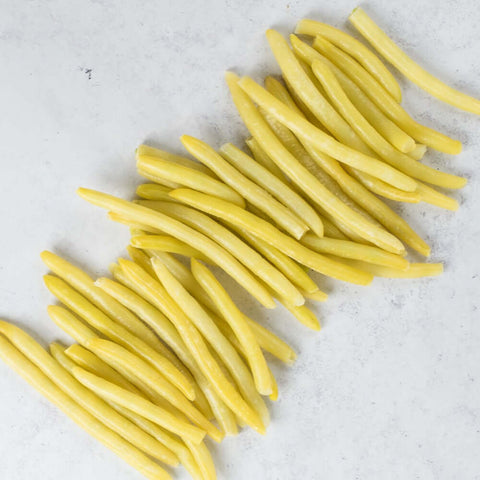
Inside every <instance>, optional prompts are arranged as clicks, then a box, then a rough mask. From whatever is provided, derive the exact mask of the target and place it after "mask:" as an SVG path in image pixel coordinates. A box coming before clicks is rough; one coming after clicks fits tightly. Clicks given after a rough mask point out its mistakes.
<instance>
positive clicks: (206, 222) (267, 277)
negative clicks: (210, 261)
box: [156, 203, 305, 305]
mask: <svg viewBox="0 0 480 480" xmlns="http://www.w3.org/2000/svg"><path fill="white" fill-rule="evenodd" d="M156 205H157V206H158V207H159V209H160V211H162V212H163V213H165V214H167V215H170V216H172V217H173V218H176V219H177V220H179V221H181V222H183V223H185V224H186V225H188V226H190V227H192V228H195V229H196V230H198V231H200V232H201V233H203V234H205V235H208V236H209V237H210V238H212V240H215V241H216V242H217V243H218V244H219V245H221V246H222V247H224V248H225V249H226V250H227V251H229V252H230V253H231V254H232V255H233V256H234V257H235V258H237V259H238V260H239V261H240V262H242V263H243V264H244V265H245V266H246V267H248V268H249V269H250V270H251V271H252V273H254V274H255V275H256V276H258V277H259V278H261V279H262V280H264V281H267V282H268V283H269V285H270V286H271V287H272V289H273V290H274V291H277V292H278V293H279V294H280V295H283V296H284V297H285V298H288V299H289V300H290V301H291V302H292V303H293V304H295V305H302V304H303V303H304V301H305V300H304V298H303V296H302V295H301V293H300V292H299V291H298V289H297V288H296V287H295V286H294V284H293V283H291V282H290V280H289V279H288V278H287V277H286V276H285V275H284V274H283V273H282V272H281V271H279V270H277V268H275V267H274V266H273V265H272V264H270V263H269V262H268V261H267V260H265V259H264V258H263V257H262V256H261V255H260V254H259V253H257V251H256V250H254V249H253V248H250V247H249V246H248V245H247V244H246V243H244V242H243V241H242V240H240V239H239V238H238V237H237V236H236V235H235V234H233V233H232V232H230V231H229V230H228V229H227V228H225V227H224V226H222V225H220V224H219V223H218V222H216V221H215V220H213V219H211V218H210V217H208V216H207V215H205V214H203V213H201V212H199V211H197V210H194V209H192V208H189V207H186V206H185V205H179V204H178V205H177V204H173V203H163V204H161V203H157V204H156ZM191 256H192V257H195V255H191ZM196 258H199V257H196ZM199 259H201V258H199Z"/></svg>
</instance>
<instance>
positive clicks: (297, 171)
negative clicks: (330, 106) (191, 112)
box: [228, 75, 403, 253]
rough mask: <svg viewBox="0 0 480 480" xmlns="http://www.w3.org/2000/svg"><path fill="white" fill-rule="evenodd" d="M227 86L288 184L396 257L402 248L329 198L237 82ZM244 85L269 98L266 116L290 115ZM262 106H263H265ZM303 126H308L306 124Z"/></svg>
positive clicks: (328, 193)
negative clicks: (296, 187) (301, 190)
mask: <svg viewBox="0 0 480 480" xmlns="http://www.w3.org/2000/svg"><path fill="white" fill-rule="evenodd" d="M244 80H245V79H244ZM228 82H229V86H230V90H231V91H232V90H233V93H234V99H235V103H236V105H237V108H238V109H239V112H240V115H241V116H242V118H243V120H244V121H245V122H246V124H247V126H248V128H251V129H254V128H255V136H256V137H257V140H258V141H259V142H264V148H265V149H267V150H269V151H270V152H272V153H271V155H272V158H273V157H275V161H277V162H279V163H280V162H281V165H282V168H283V169H284V170H285V171H286V172H287V173H288V175H289V176H290V178H292V180H293V181H295V183H297V184H298V185H299V186H300V187H301V188H302V189H303V190H304V191H305V193H306V194H307V195H308V196H309V197H310V198H311V199H312V200H314V201H315V202H316V203H318V204H319V205H320V206H322V207H323V208H325V209H326V210H328V211H329V212H331V213H332V215H334V216H335V217H338V218H340V219H341V220H342V221H343V222H344V223H345V224H348V225H349V226H350V227H351V228H352V229H353V230H355V231H356V232H357V233H358V234H359V235H361V236H362V237H363V238H365V239H366V240H369V241H371V242H372V243H374V244H376V245H378V246H380V247H381V248H384V249H385V250H388V251H392V252H393V253H400V252H402V251H403V246H402V245H401V243H400V242H399V241H398V240H397V239H396V238H394V237H393V236H392V235H391V234H389V233H388V232H385V231H383V230H382V229H378V228H377V227H376V226H375V225H372V223H371V222H367V221H366V220H365V219H364V218H363V217H362V216H361V215H359V214H357V213H356V212H354V211H352V210H351V209H350V208H348V207H347V206H345V205H344V204H343V203H342V202H340V201H338V199H337V198H336V197H335V196H334V195H332V194H331V192H329V191H328V190H327V189H326V188H325V187H324V186H323V185H322V184H321V182H319V181H318V180H317V179H316V178H315V177H313V175H311V174H310V172H308V170H306V169H305V168H303V167H302V165H301V164H299V162H298V160H297V159H296V158H295V157H294V156H293V155H291V154H290V152H288V150H286V149H285V147H284V146H283V145H282V144H281V142H280V141H279V140H278V139H277V138H276V136H275V135H274V134H273V132H272V131H271V130H270V128H269V127H268V125H267V124H266V123H265V121H264V120H263V119H262V117H261V115H260V114H259V113H258V112H257V110H256V109H255V107H254V105H253V103H252V102H251V100H250V99H249V98H248V96H247V95H245V94H244V92H242V90H241V89H240V88H239V87H238V85H237V78H236V77H232V76H231V75H230V76H229V78H228ZM247 83H248V84H249V85H251V84H253V85H254V88H255V89H257V88H256V87H258V89H260V94H264V95H268V96H269V97H267V98H268V100H269V102H274V103H273V104H271V107H272V108H273V110H272V109H270V110H271V111H270V112H269V113H271V114H273V112H274V111H275V112H278V111H279V109H282V107H284V108H286V109H287V111H286V112H284V113H286V115H287V117H288V116H289V114H290V113H294V112H293V111H292V110H290V109H289V108H288V107H286V106H285V105H284V104H283V103H282V102H280V101H279V100H277V99H276V98H275V97H274V96H272V95H270V94H269V93H268V92H267V91H265V90H263V89H261V87H260V86H259V85H256V84H255V82H253V81H251V82H247ZM244 86H245V85H244ZM248 89H249V91H250V90H251V89H250V87H249V88H248ZM264 95H262V96H264ZM263 106H265V104H264V105H263ZM297 116H298V118H299V119H300V120H305V119H304V118H302V117H301V116H299V115H297ZM259 117H260V118H259ZM262 120H263V122H264V123H263V124H262V123H261V121H262ZM305 121H306V120H305ZM307 124H308V125H310V124H309V123H308V122H307ZM287 126H288V125H287Z"/></svg>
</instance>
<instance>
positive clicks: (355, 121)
mask: <svg viewBox="0 0 480 480" xmlns="http://www.w3.org/2000/svg"><path fill="white" fill-rule="evenodd" d="M312 70H313V73H314V74H315V76H316V77H317V78H318V79H319V80H320V82H321V83H322V86H323V88H324V89H325V91H326V92H327V95H328V97H329V98H330V100H331V101H332V103H333V104H334V105H335V107H336V108H337V110H338V111H339V112H340V113H341V114H342V116H343V117H344V118H345V120H346V121H347V122H348V123H350V125H351V126H352V128H353V129H354V130H355V131H356V132H357V134H358V135H359V136H360V137H361V138H362V139H363V141H364V142H365V143H366V144H367V145H368V146H369V147H370V148H371V149H372V150H374V151H375V152H376V153H377V154H378V155H379V156H380V157H381V158H382V159H383V160H385V162H387V163H389V164H390V165H392V166H393V167H395V168H397V169H398V170H400V171H402V172H404V173H405V174H407V175H410V176H412V177H414V178H416V179H418V180H423V181H425V182H428V183H432V184H434V185H438V186H441V187H444V188H461V187H463V186H464V185H465V183H466V180H465V179H464V178H461V177H457V176H456V175H451V174H448V173H444V172H441V171H438V170H435V169H434V168H431V167H428V166H427V165H424V164H423V163H420V162H417V161H415V160H414V159H413V158H411V157H409V156H408V155H406V154H405V153H402V152H399V151H398V150H396V149H395V148H394V147H393V146H392V145H390V143H388V142H387V141H386V140H385V139H384V138H383V137H382V136H381V135H380V134H379V133H378V132H377V131H376V130H375V129H374V128H373V127H372V125H370V124H369V123H368V121H367V120H366V119H365V118H364V117H363V116H362V114H361V113H360V112H359V111H358V110H357V109H356V108H355V106H354V105H353V104H352V102H351V101H350V100H349V99H348V97H347V95H346V94H345V92H344V91H343V90H342V87H341V86H340V84H339V82H338V80H337V79H336V77H335V75H334V73H333V72H332V70H331V69H330V68H329V67H328V65H326V64H325V63H323V62H321V61H319V60H315V61H314V62H313V64H312Z"/></svg>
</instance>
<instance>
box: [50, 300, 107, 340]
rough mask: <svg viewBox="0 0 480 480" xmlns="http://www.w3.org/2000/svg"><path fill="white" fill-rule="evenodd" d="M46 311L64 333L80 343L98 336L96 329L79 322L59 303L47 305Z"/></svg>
mask: <svg viewBox="0 0 480 480" xmlns="http://www.w3.org/2000/svg"><path fill="white" fill-rule="evenodd" d="M47 312H48V315H49V316H50V318H51V319H52V320H53V321H54V322H55V324H56V325H58V326H59V327H60V328H61V329H62V330H63V331H64V332H65V333H66V334H68V335H70V336H71V337H72V338H73V339H74V340H75V341H77V342H78V343H80V345H83V346H85V345H86V344H87V342H88V341H89V340H90V339H92V338H96V337H98V336H99V335H100V334H97V332H96V331H93V330H92V329H90V328H88V327H87V326H86V325H85V324H84V323H83V322H81V321H80V320H79V319H78V318H77V317H76V316H75V315H73V313H72V312H70V310H67V309H66V308H63V307H60V306H59V305H49V306H48V307H47Z"/></svg>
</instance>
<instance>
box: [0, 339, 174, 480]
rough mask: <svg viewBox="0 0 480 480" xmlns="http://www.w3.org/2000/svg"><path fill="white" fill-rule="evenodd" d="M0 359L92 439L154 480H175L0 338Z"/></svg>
mask: <svg viewBox="0 0 480 480" xmlns="http://www.w3.org/2000/svg"><path fill="white" fill-rule="evenodd" d="M0 357H1V358H2V360H3V361H4V362H5V363H6V364H7V365H8V366H10V367H11V368H12V369H13V370H14V371H15V372H17V373H18V374H19V375H20V376H21V377H22V378H23V379H24V380H25V381H26V382H28V383H29V384H30V385H31V386H32V387H34V388H35V389H36V390H37V391H38V392H40V393H41V394H42V395H43V396H44V397H45V398H47V399H48V400H49V401H50V402H52V403H53V404H54V405H55V406H56V407H58V408H59V409H60V410H61V411H62V412H63V413H65V415H67V416H68V417H69V418H70V419H71V420H73V421H74V422H75V423H76V424H77V425H78V426H79V427H81V428H83V429H84V430H85V431H86V432H88V433H89V434H90V435H92V437H94V438H96V439H97V440H98V441H99V442H101V443H102V444H103V445H105V446H106V447H107V448H109V449H110V450H112V451H113V452H114V453H115V454H117V455H118V456H119V457H120V458H122V459H123V460H124V461H125V462H127V463H128V464H129V465H131V466H132V467H133V468H135V469H136V470H138V471H139V472H140V473H141V474H142V475H144V476H145V477H146V478H148V479H150V480H172V477H171V476H170V475H169V474H168V473H167V472H166V471H165V470H163V468H161V467H160V466H158V465H157V464H156V463H155V462H154V461H152V460H150V459H149V458H148V457H147V456H146V455H145V454H143V453H142V452H141V450H139V449H137V448H136V447H134V446H133V445H132V444H131V443H129V442H127V441H126V440H124V439H123V438H122V437H121V436H120V435H118V434H116V433H115V432H114V431H112V430H111V429H110V428H108V427H106V426H105V425H104V424H103V423H102V422H101V421H99V420H97V419H96V418H95V417H94V416H93V415H91V414H90V413H88V412H87V410H85V409H84V408H82V407H81V406H80V405H79V404H78V403H77V402H75V401H74V400H73V399H72V398H71V397H70V396H68V395H67V394H66V393H64V392H63V391H62V390H61V389H60V388H58V387H57V386H56V385H55V384H54V383H53V382H52V381H51V380H50V379H49V378H48V377H47V376H46V375H45V374H44V373H43V372H42V371H41V370H40V369H39V368H38V367H36V366H35V365H34V364H33V363H32V362H31V361H29V360H28V359H27V358H26V357H25V356H24V355H22V353H20V351H19V350H17V349H16V348H15V347H14V346H13V345H12V344H11V343H10V342H8V341H7V340H6V339H5V338H4V337H2V336H1V335H0Z"/></svg>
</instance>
